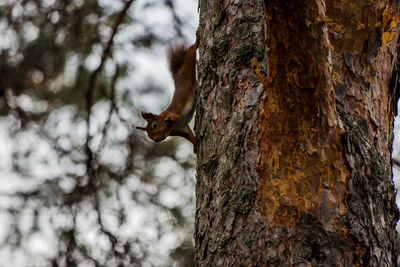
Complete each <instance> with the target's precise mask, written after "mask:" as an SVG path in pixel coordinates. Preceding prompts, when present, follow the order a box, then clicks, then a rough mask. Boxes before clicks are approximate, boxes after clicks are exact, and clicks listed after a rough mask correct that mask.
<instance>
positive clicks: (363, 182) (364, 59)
mask: <svg viewBox="0 0 400 267" xmlns="http://www.w3.org/2000/svg"><path fill="white" fill-rule="evenodd" d="M398 4H399V1H398V0H396V1H392V2H391V4H390V6H386V1H382V0H376V1H365V0H362V1H361V0H351V1H350V0H330V1H328V0H313V1H302V0H292V1H281V0H272V1H258V0H240V1H234V0H231V1H228V0H225V1H214V0H200V25H201V26H200V36H201V41H200V48H199V55H200V59H199V65H198V84H197V85H198V87H197V88H198V89H197V101H198V102H197V113H196V114H197V115H196V127H195V130H196V136H197V141H198V167H197V185H196V197H197V203H196V206H197V208H196V224H195V243H196V244H195V265H196V266H239V265H242V266H395V265H396V252H395V224H396V220H397V218H398V216H397V209H396V207H395V200H394V188H393V183H392V172H391V161H390V155H391V144H392V120H393V111H394V110H393V92H392V89H391V88H390V87H389V81H390V78H391V73H392V66H393V63H394V61H395V59H396V53H397V51H396V41H397V37H398V32H399V25H398V23H397V22H398V21H397V19H398V18H397V15H395V14H397V11H398Z"/></svg>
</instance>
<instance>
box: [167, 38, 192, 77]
mask: <svg viewBox="0 0 400 267" xmlns="http://www.w3.org/2000/svg"><path fill="white" fill-rule="evenodd" d="M188 49H189V47H188V46H187V45H185V44H180V45H176V46H173V47H171V48H170V49H169V51H168V61H169V68H170V70H171V72H172V75H173V76H174V75H175V74H176V73H177V72H178V71H179V69H180V68H181V66H182V65H183V61H184V59H185V55H186V53H187V51H188Z"/></svg>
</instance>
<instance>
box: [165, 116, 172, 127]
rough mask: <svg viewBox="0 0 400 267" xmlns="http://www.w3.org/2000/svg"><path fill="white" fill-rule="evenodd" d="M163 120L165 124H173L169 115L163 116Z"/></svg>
mask: <svg viewBox="0 0 400 267" xmlns="http://www.w3.org/2000/svg"><path fill="white" fill-rule="evenodd" d="M164 122H165V124H167V125H168V126H171V125H172V124H174V120H173V119H171V118H170V117H167V118H165V120H164Z"/></svg>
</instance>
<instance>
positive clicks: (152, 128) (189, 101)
mask: <svg viewBox="0 0 400 267" xmlns="http://www.w3.org/2000/svg"><path fill="white" fill-rule="evenodd" d="M198 44H199V38H198V32H196V42H195V43H194V44H193V45H191V46H190V47H188V46H187V45H184V44H181V45H177V46H174V47H171V48H170V49H169V51H168V61H169V68H170V71H171V73H172V78H173V80H174V84H175V92H174V96H173V98H172V101H171V104H170V105H169V106H168V107H167V109H166V110H164V111H163V112H161V113H160V114H159V115H156V114H152V113H145V112H141V115H142V117H143V119H145V120H146V121H147V125H146V127H139V126H138V127H136V128H137V129H139V130H143V131H146V132H147V135H148V136H149V137H150V138H151V139H152V140H154V141H156V142H161V141H162V140H164V139H165V138H167V137H168V136H181V137H184V138H186V139H187V140H188V141H190V142H191V143H192V144H193V151H194V153H196V146H195V137H194V134H193V132H192V130H191V129H190V127H189V122H190V120H191V119H192V117H193V113H194V108H195V102H196V101H195V97H194V91H195V86H196V50H197V46H198Z"/></svg>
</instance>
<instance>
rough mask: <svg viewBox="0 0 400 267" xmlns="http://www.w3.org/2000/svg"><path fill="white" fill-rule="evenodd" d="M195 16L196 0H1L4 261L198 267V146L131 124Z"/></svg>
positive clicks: (169, 85)
mask: <svg viewBox="0 0 400 267" xmlns="http://www.w3.org/2000/svg"><path fill="white" fill-rule="evenodd" d="M131 2H133V4H132V5H131V6H130V8H129V9H128V11H127V12H125V11H124V8H125V9H126V7H127V5H129V4H130V3H131ZM197 23H198V13H197V0H163V1H160V0H153V1H151V0H150V1H149V0H135V1H120V0H23V1H22V0H0V184H1V187H0V225H1V227H0V244H1V245H0V266H18V267H19V266H135V265H136V264H137V265H141V266H191V264H192V258H193V243H192V235H193V218H194V193H195V192H194V181H195V162H196V161H195V156H194V154H193V153H192V145H191V144H190V143H188V142H186V141H185V140H183V139H179V138H169V139H168V140H167V141H166V142H163V143H160V144H155V143H153V142H151V141H150V140H149V139H148V138H147V136H145V135H144V133H143V132H139V131H137V130H135V129H134V126H138V125H144V124H145V121H144V120H143V119H141V118H140V115H139V112H140V111H141V110H144V111H150V112H155V113H158V112H160V111H162V110H163V109H164V108H165V107H166V106H168V104H169V102H170V101H171V98H172V94H173V90H174V87H173V82H172V78H171V75H170V73H169V70H168V65H167V62H166V58H167V50H168V47H169V46H170V45H172V44H174V43H179V42H183V41H186V43H188V44H190V43H191V42H193V41H194V39H195V31H196V29H197ZM117 26H118V27H117ZM116 29H117V30H116ZM110 44H112V46H110Z"/></svg>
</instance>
